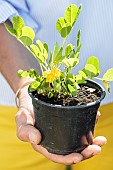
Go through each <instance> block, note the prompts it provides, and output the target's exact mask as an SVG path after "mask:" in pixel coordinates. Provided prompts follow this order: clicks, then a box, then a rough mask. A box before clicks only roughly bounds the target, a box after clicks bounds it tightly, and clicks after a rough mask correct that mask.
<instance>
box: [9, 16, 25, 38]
mask: <svg viewBox="0 0 113 170" xmlns="http://www.w3.org/2000/svg"><path fill="white" fill-rule="evenodd" d="M12 24H13V29H14V30H15V31H16V33H17V37H19V36H20V35H21V33H22V28H23V27H24V20H23V19H22V18H21V17H20V16H14V17H13V18H12Z"/></svg>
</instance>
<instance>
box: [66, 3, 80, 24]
mask: <svg viewBox="0 0 113 170" xmlns="http://www.w3.org/2000/svg"><path fill="white" fill-rule="evenodd" d="M77 14H78V7H77V6H76V5H75V4H71V5H70V6H69V7H68V8H67V9H66V11H65V14H64V18H65V20H66V22H67V23H71V26H73V25H74V23H75V20H76V18H77Z"/></svg>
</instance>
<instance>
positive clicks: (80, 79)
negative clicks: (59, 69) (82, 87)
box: [76, 74, 84, 84]
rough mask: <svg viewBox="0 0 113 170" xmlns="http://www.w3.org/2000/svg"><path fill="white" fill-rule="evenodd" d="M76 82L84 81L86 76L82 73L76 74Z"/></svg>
mask: <svg viewBox="0 0 113 170" xmlns="http://www.w3.org/2000/svg"><path fill="white" fill-rule="evenodd" d="M76 83H78V84H82V83H84V78H83V76H82V75H79V74H78V75H76Z"/></svg>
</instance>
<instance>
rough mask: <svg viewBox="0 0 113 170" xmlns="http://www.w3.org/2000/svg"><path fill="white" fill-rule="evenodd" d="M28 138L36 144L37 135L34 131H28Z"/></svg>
mask: <svg viewBox="0 0 113 170" xmlns="http://www.w3.org/2000/svg"><path fill="white" fill-rule="evenodd" d="M29 140H30V142H31V143H33V144H37V141H38V135H37V133H36V132H34V131H32V132H30V133H29Z"/></svg>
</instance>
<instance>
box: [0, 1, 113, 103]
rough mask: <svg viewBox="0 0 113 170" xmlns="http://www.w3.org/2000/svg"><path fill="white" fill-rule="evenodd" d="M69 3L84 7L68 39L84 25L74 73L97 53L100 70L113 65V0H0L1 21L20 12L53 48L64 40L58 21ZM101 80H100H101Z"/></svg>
mask: <svg viewBox="0 0 113 170" xmlns="http://www.w3.org/2000/svg"><path fill="white" fill-rule="evenodd" d="M70 3H76V4H77V5H80V3H82V5H83V8H82V12H81V14H80V16H79V19H78V21H77V23H76V25H75V27H74V29H73V30H72V32H71V34H70V37H69V38H68V42H70V43H73V44H75V36H76V33H77V30H78V29H81V40H82V44H83V45H82V48H81V54H80V64H78V66H77V67H76V68H75V70H74V71H73V73H75V74H76V73H77V71H78V70H79V69H82V68H83V67H84V65H85V62H86V60H87V58H88V57H89V56H91V55H95V56H97V57H98V58H99V60H101V63H100V65H101V66H100V67H101V74H100V77H102V75H103V74H104V73H105V71H106V70H107V69H108V68H111V67H113V47H112V46H113V45H112V41H113V0H109V1H107V0H95V1H88V0H48V1H47V2H46V1H45V0H40V1H38V0H0V23H2V22H4V21H6V20H7V19H8V18H9V19H10V20H11V18H12V16H14V15H20V16H21V17H22V18H23V19H24V21H25V24H26V25H28V26H30V27H32V28H33V29H34V30H35V32H36V39H40V40H41V41H42V42H47V43H48V44H49V48H50V50H52V49H53V47H54V44H55V42H56V41H58V42H59V43H60V44H61V43H62V38H60V35H59V33H58V32H57V31H56V27H55V22H56V21H57V19H58V17H62V16H63V14H64V11H65V9H66V8H67V6H68V5H69V4H70ZM99 83H100V82H99ZM112 96H113V83H112V85H111V94H110V95H107V96H106V98H105V100H104V101H103V103H108V102H111V101H113V97H112Z"/></svg>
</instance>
